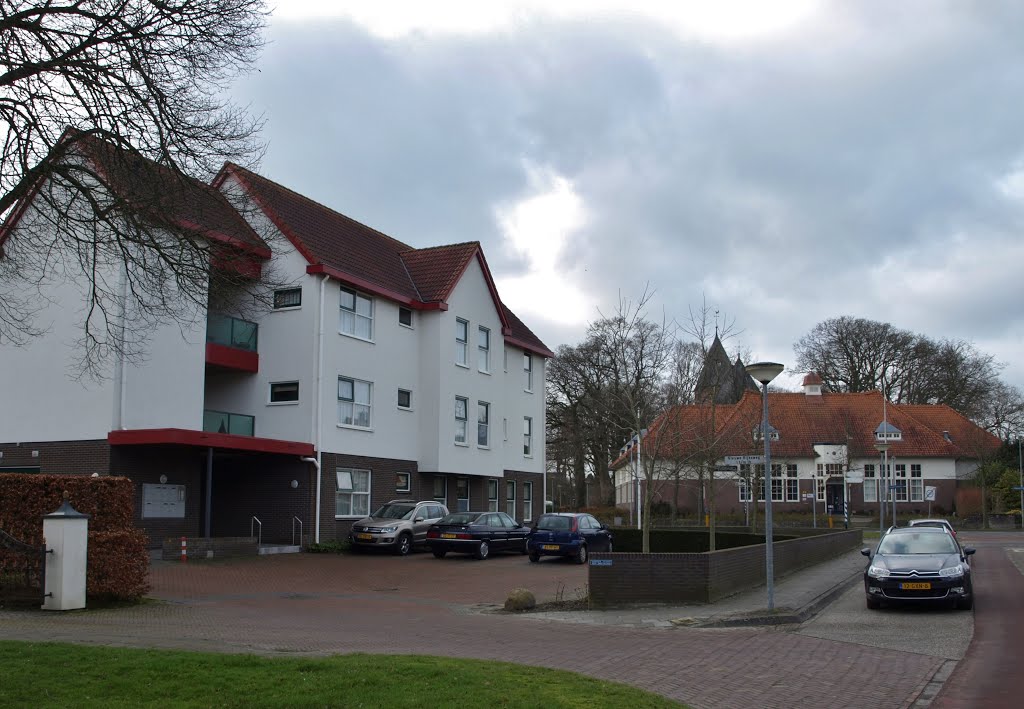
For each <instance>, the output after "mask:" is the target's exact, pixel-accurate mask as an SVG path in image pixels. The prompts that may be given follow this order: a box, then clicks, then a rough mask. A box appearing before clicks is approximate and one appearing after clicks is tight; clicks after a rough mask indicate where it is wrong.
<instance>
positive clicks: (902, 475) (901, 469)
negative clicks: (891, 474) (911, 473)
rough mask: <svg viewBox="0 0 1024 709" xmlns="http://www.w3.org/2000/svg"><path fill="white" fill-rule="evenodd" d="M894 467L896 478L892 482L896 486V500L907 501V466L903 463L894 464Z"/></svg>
mask: <svg viewBox="0 0 1024 709" xmlns="http://www.w3.org/2000/svg"><path fill="white" fill-rule="evenodd" d="M894 467H895V468H896V479H895V480H893V481H892V484H893V485H895V486H896V502H907V500H908V499H909V498H908V497H907V492H908V491H907V466H906V465H904V464H903V463H900V464H899V465H896V466H894Z"/></svg>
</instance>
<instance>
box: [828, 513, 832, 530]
mask: <svg viewBox="0 0 1024 709" xmlns="http://www.w3.org/2000/svg"><path fill="white" fill-rule="evenodd" d="M828 528H829V529H832V515H829V516H828Z"/></svg>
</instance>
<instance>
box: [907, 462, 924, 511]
mask: <svg viewBox="0 0 1024 709" xmlns="http://www.w3.org/2000/svg"><path fill="white" fill-rule="evenodd" d="M910 501H911V502H924V478H923V477H922V476H921V466H920V465H918V464H916V463H915V464H912V465H911V466H910Z"/></svg>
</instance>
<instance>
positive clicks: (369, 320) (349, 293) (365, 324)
mask: <svg viewBox="0 0 1024 709" xmlns="http://www.w3.org/2000/svg"><path fill="white" fill-rule="evenodd" d="M340 328H341V332H342V334H345V335H351V336H352V337H358V338H360V339H363V340H372V339H373V299H372V298H368V297H366V296H365V295H363V294H361V293H356V292H355V291H354V290H349V289H348V288H342V289H341V325H340Z"/></svg>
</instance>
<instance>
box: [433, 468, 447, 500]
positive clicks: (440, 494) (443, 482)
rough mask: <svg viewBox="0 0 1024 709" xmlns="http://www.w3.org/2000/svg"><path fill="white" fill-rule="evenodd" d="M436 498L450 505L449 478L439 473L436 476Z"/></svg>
mask: <svg viewBox="0 0 1024 709" xmlns="http://www.w3.org/2000/svg"><path fill="white" fill-rule="evenodd" d="M434 499H435V500H437V501H438V502H441V503H443V504H444V505H445V506H446V507H447V505H448V478H446V477H444V476H442V475H437V476H435V477H434Z"/></svg>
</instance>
